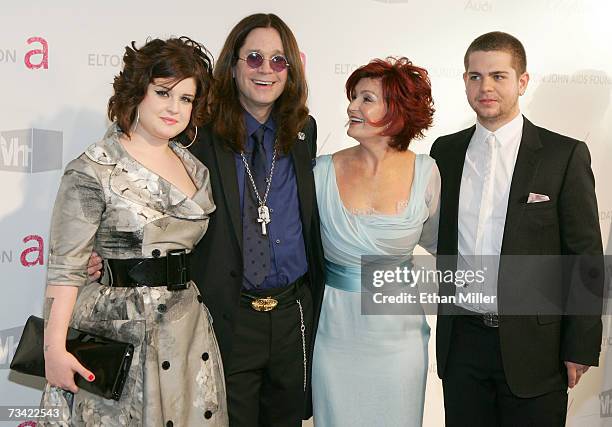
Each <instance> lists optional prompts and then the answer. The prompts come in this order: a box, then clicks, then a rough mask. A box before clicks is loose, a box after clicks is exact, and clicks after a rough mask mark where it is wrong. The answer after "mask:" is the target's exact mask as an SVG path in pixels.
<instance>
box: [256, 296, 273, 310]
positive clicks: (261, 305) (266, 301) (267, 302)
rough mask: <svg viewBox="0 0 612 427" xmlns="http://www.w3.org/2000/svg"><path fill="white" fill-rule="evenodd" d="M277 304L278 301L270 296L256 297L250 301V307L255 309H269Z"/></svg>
mask: <svg viewBox="0 0 612 427" xmlns="http://www.w3.org/2000/svg"><path fill="white" fill-rule="evenodd" d="M277 305H278V301H277V300H275V299H274V298H272V297H265V298H257V299H254V300H253V301H251V307H253V309H254V310H257V311H270V310H274V307H276V306H277Z"/></svg>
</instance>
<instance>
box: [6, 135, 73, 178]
mask: <svg viewBox="0 0 612 427" xmlns="http://www.w3.org/2000/svg"><path fill="white" fill-rule="evenodd" d="M62 141H63V134H62V132H60V131H55V130H46V129H21V130H8V131H0V170H5V171H13V172H24V173H34V172H44V171H50V170H55V169H61V168H62V145H63V144H62Z"/></svg>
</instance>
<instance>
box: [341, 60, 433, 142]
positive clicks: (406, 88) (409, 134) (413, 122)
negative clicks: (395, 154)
mask: <svg viewBox="0 0 612 427" xmlns="http://www.w3.org/2000/svg"><path fill="white" fill-rule="evenodd" d="M365 78H371V79H380V80H381V85H382V91H383V97H384V100H385V105H386V106H387V114H385V117H383V118H382V119H381V120H380V121H379V122H377V123H373V125H374V126H381V127H382V126H386V128H385V129H384V132H383V133H382V134H383V135H386V136H390V137H391V142H389V146H390V147H392V148H395V149H396V150H398V151H406V150H407V149H408V145H409V144H410V141H412V140H413V139H415V138H421V137H423V132H424V131H425V130H426V129H428V128H429V127H430V126H431V124H432V122H433V114H434V111H435V110H434V108H433V98H432V97H431V82H430V81H429V77H428V75H427V70H425V69H424V68H421V67H417V66H416V65H413V64H412V62H410V60H409V59H408V58H404V57H402V58H394V57H388V58H387V59H385V60H383V59H374V60H372V61H370V63H369V64H367V65H363V66H361V67H359V68H357V69H356V70H355V71H353V73H352V74H351V75H350V76H349V78H348V80H347V81H346V96H347V98H348V99H349V101H350V100H351V99H352V94H353V91H354V90H355V86H357V83H359V80H361V79H365Z"/></svg>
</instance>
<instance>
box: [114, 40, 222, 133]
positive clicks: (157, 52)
mask: <svg viewBox="0 0 612 427" xmlns="http://www.w3.org/2000/svg"><path fill="white" fill-rule="evenodd" d="M211 58H212V57H211V55H210V53H209V52H208V50H206V48H205V47H204V46H202V45H201V44H199V43H198V42H196V41H194V40H192V39H190V38H189V37H185V36H183V37H179V38H170V39H168V40H161V39H153V40H149V41H148V42H147V43H146V44H145V45H144V46H142V47H141V48H140V49H138V48H136V42H134V41H133V42H132V43H131V46H126V47H125V54H124V55H123V64H124V65H123V70H122V71H120V72H119V74H118V75H117V76H115V80H114V82H113V89H114V94H113V96H111V97H110V99H109V100H108V118H109V119H110V120H111V121H117V125H118V126H119V129H120V130H121V131H122V132H123V133H125V134H126V135H127V136H129V135H130V126H131V124H132V123H133V122H134V120H135V118H136V112H137V108H138V105H139V104H140V103H141V102H142V100H143V99H144V96H145V94H146V91H147V87H148V86H149V83H151V82H153V80H154V79H157V78H170V79H173V80H174V82H175V84H176V83H178V82H180V81H181V80H184V79H188V78H190V77H193V79H194V80H195V83H196V95H195V98H194V100H193V108H192V110H191V119H190V125H191V126H187V128H186V129H185V130H184V131H183V132H182V133H181V135H183V134H184V135H186V136H187V137H188V138H189V139H192V138H193V137H194V136H195V127H196V126H200V125H201V124H203V123H204V122H205V121H206V119H207V108H208V104H207V101H208V94H209V91H210V87H211V85H212V68H213V61H212V59H211Z"/></svg>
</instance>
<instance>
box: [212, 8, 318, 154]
mask: <svg viewBox="0 0 612 427" xmlns="http://www.w3.org/2000/svg"><path fill="white" fill-rule="evenodd" d="M255 28H273V29H275V30H276V31H278V34H279V35H280V38H281V41H282V43H283V51H284V55H285V57H286V58H287V61H288V62H289V65H290V66H289V68H287V73H288V74H287V83H286V84H285V88H284V90H283V93H282V94H281V95H280V97H279V98H278V99H277V100H276V102H275V103H274V108H273V109H272V117H273V118H274V120H276V126H277V129H278V130H277V141H278V145H279V149H280V151H281V152H283V153H285V154H286V153H287V152H289V149H290V148H291V145H292V144H293V143H294V142H295V139H296V137H297V134H298V132H299V131H300V130H302V128H303V127H304V124H305V123H306V119H307V118H308V107H306V99H307V98H308V85H307V84H306V77H305V75H304V68H303V65H302V59H301V57H300V50H299V48H298V44H297V41H296V40H295V36H294V35H293V33H292V32H291V29H289V27H288V26H287V24H285V23H284V22H283V20H282V19H280V18H279V17H278V16H276V15H274V14H273V13H256V14H254V15H249V16H247V17H246V18H244V19H242V20H241V21H240V22H239V23H238V24H236V26H235V27H234V28H232V30H231V31H230V33H229V35H228V36H227V39H226V40H225V44H224V45H223V49H221V53H220V54H219V59H218V60H217V65H216V66H215V71H214V78H215V83H214V86H213V91H212V96H211V115H212V123H213V129H214V131H215V133H216V134H217V135H219V136H221V137H222V138H223V139H224V140H225V141H226V142H227V144H228V145H229V147H230V148H231V149H232V150H234V151H236V152H240V151H243V149H244V144H245V141H246V128H245V124H244V115H243V108H242V105H241V104H240V100H239V92H238V88H237V87H236V82H235V81H234V78H233V77H232V69H233V67H234V66H235V65H236V62H237V61H238V56H239V51H240V48H241V47H242V46H243V45H244V41H245V40H246V38H247V37H248V35H249V33H250V32H251V31H252V30H254V29H255Z"/></svg>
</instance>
